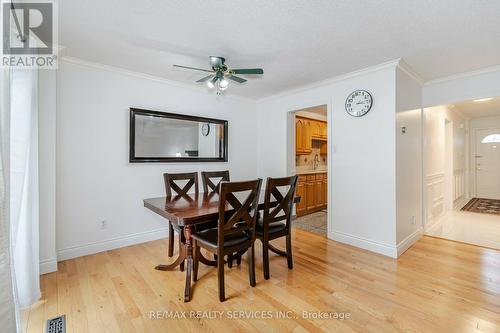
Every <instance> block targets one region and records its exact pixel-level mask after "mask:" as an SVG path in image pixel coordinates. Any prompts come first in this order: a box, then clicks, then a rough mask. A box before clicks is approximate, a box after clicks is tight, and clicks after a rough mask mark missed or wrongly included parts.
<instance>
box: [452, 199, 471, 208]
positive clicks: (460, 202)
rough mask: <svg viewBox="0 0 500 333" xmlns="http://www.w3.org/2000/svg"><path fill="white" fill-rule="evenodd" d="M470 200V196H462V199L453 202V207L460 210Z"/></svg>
mask: <svg viewBox="0 0 500 333" xmlns="http://www.w3.org/2000/svg"><path fill="white" fill-rule="evenodd" d="M469 201H470V198H467V197H462V198H460V199H457V200H456V201H455V202H454V203H453V209H455V210H460V209H462V208H463V207H464V206H465V204H466V203H468V202H469Z"/></svg>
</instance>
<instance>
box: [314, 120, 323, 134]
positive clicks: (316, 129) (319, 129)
mask: <svg viewBox="0 0 500 333" xmlns="http://www.w3.org/2000/svg"><path fill="white" fill-rule="evenodd" d="M321 124H322V123H321V122H319V121H314V120H311V136H312V137H314V138H320V137H321V135H322V134H321V132H322V126H321Z"/></svg>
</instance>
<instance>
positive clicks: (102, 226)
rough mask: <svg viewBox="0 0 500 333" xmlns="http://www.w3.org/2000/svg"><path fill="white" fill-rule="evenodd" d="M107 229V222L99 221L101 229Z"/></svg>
mask: <svg viewBox="0 0 500 333" xmlns="http://www.w3.org/2000/svg"><path fill="white" fill-rule="evenodd" d="M107 227H108V221H106V220H102V221H101V229H106V228H107Z"/></svg>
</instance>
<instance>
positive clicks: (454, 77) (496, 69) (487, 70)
mask: <svg viewBox="0 0 500 333" xmlns="http://www.w3.org/2000/svg"><path fill="white" fill-rule="evenodd" d="M495 72H500V65H496V66H491V67H486V68H482V69H478V70H474V71H470V72H464V73H459V74H453V75H450V76H445V77H442V78H437V79H434V80H430V81H427V82H425V84H424V85H425V86H426V87H427V86H432V85H434V84H440V83H444V82H447V81H453V80H459V79H464V78H468V77H472V76H477V75H484V74H490V73H495Z"/></svg>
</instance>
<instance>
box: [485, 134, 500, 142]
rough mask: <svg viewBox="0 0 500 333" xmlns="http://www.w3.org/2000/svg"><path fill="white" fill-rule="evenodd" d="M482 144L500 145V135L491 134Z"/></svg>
mask: <svg viewBox="0 0 500 333" xmlns="http://www.w3.org/2000/svg"><path fill="white" fill-rule="evenodd" d="M481 143H500V134H490V135H488V136H486V137H485V138H484V139H483V140H482V141H481Z"/></svg>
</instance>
